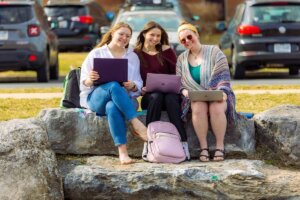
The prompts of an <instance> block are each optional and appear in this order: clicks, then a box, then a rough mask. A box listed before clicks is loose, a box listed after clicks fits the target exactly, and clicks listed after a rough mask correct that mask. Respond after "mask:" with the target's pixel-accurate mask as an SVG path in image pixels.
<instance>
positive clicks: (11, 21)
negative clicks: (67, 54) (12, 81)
mask: <svg viewBox="0 0 300 200" xmlns="http://www.w3.org/2000/svg"><path fill="white" fill-rule="evenodd" d="M8 70H14V71H26V70H34V71H36V72H37V80H38V81H39V82H48V81H49V79H58V77H59V74H58V41H57V38H56V35H55V34H54V33H53V32H52V31H51V30H50V28H49V26H48V22H47V18H46V17H45V15H44V12H43V8H42V7H41V5H39V4H38V3H37V2H36V1H1V3H0V71H8Z"/></svg>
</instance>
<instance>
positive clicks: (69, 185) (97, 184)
mask: <svg viewBox="0 0 300 200" xmlns="http://www.w3.org/2000/svg"><path fill="white" fill-rule="evenodd" d="M59 166H60V171H61V173H62V175H63V177H64V191H65V197H66V198H67V199H72V200H85V199H89V200H96V199H205V200H206V199H208V200H210V199H212V200H215V199H222V200H227V199H228V200H229V199H230V200H232V199H247V200H251V199H255V200H256V199H266V200H267V199H270V200H271V199H280V200H284V199H290V200H291V199H299V198H300V188H299V183H300V173H299V172H297V171H287V170H281V169H278V168H276V167H272V166H269V165H265V164H263V162H261V161H255V160H252V161H250V160H234V159H231V160H226V161H224V162H209V163H201V162H198V161H192V162H185V163H181V164H178V165H175V164H153V163H146V162H143V161H140V160H139V161H137V162H136V163H135V164H132V165H127V166H126V165H125V166H124V165H120V164H119V160H118V159H117V158H112V157H106V156H95V157H90V158H88V159H87V162H86V163H85V164H82V163H79V162H78V161H70V160H60V164H59Z"/></svg>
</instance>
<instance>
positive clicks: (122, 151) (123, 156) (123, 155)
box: [118, 144, 134, 165]
mask: <svg viewBox="0 0 300 200" xmlns="http://www.w3.org/2000/svg"><path fill="white" fill-rule="evenodd" d="M118 150H119V159H120V162H121V164H122V165H128V164H131V163H134V161H133V160H132V159H131V158H130V157H129V156H128V152H127V147H126V145H125V144H121V145H120V146H118Z"/></svg>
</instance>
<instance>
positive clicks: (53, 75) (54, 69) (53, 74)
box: [50, 54, 59, 80]
mask: <svg viewBox="0 0 300 200" xmlns="http://www.w3.org/2000/svg"><path fill="white" fill-rule="evenodd" d="M58 66H59V62H58V54H56V60H55V64H54V65H52V66H51V67H50V79H52V80H58V78H59V67H58Z"/></svg>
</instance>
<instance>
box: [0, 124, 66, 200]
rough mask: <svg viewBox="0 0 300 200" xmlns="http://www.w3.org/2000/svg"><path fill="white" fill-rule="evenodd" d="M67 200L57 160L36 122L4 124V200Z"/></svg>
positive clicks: (0, 155) (0, 181)
mask: <svg viewBox="0 0 300 200" xmlns="http://www.w3.org/2000/svg"><path fill="white" fill-rule="evenodd" d="M63 198H64V195H63V189H62V179H61V176H60V175H59V174H58V170H57V160H56V157H55V154H54V152H53V151H52V150H51V149H50V145H49V143H48V139H47V133H46V131H45V129H44V128H43V125H42V123H41V122H39V121H37V120H35V119H26V120H11V121H7V122H1V123H0V199H1V200H10V199H22V200H33V199H49V200H61V199H63Z"/></svg>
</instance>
